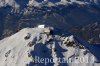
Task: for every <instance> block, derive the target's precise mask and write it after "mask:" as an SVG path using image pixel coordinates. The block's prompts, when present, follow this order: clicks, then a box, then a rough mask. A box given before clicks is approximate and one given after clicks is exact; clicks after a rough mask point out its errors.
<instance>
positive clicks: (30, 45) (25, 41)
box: [0, 28, 100, 66]
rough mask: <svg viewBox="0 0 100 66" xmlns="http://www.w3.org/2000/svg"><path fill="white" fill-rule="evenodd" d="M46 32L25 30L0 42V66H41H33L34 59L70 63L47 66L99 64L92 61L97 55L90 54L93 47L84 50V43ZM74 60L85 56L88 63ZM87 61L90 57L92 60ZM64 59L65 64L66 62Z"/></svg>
mask: <svg viewBox="0 0 100 66" xmlns="http://www.w3.org/2000/svg"><path fill="white" fill-rule="evenodd" d="M49 30H50V29H49V28H25V29H23V30H20V31H19V32H18V33H16V34H14V35H12V36H10V37H8V38H5V39H3V40H1V41H0V66H33V65H37V66H45V64H44V63H34V62H33V61H34V60H33V59H34V57H35V56H38V57H40V58H53V59H55V58H59V57H60V58H68V59H71V63H59V62H58V61H56V62H54V63H47V66H58V65H60V66H100V64H99V63H96V62H98V61H99V60H97V58H96V57H97V56H99V54H96V53H95V54H92V52H90V50H91V49H92V51H93V49H95V50H94V51H93V52H95V51H97V50H96V48H95V46H94V47H92V48H89V49H85V47H84V46H85V45H84V43H85V42H84V43H83V42H82V41H81V40H79V39H78V38H77V39H74V36H69V37H66V36H60V35H53V34H49ZM77 40H78V41H77ZM80 43H82V44H83V46H81V44H80ZM86 47H88V45H86ZM95 55H96V57H95ZM76 57H88V60H89V62H88V63H80V62H78V59H77V58H76ZM91 58H94V61H92V60H91ZM68 59H66V60H65V61H68ZM75 60H76V61H75ZM75 62H77V63H75ZM91 62H92V63H91Z"/></svg>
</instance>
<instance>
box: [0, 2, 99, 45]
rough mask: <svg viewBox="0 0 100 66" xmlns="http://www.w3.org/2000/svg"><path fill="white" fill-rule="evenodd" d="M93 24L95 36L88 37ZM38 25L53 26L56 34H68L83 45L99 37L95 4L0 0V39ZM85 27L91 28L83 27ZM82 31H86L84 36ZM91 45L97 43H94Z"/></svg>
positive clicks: (97, 7) (97, 14)
mask: <svg viewBox="0 0 100 66" xmlns="http://www.w3.org/2000/svg"><path fill="white" fill-rule="evenodd" d="M54 1H56V2H54ZM65 1H66V2H65ZM97 3H98V4H97ZM94 23H97V24H98V25H97V26H98V28H96V27H95V28H93V29H95V30H97V29H98V32H95V31H93V33H92V35H90V34H91V31H90V28H91V25H92V24H94ZM39 24H45V25H48V26H53V27H54V28H56V29H57V32H58V33H64V32H66V31H67V32H71V33H73V34H75V35H78V36H82V37H83V38H84V39H85V40H87V41H89V40H90V39H92V38H94V37H95V38H98V37H99V34H100V31H99V30H100V28H99V27H100V8H99V0H80V1H79V0H78V1H76V0H68V1H67V0H61V1H59V0H49V1H47V0H45V1H42V0H41V2H40V0H39V1H38V0H37V1H36V0H29V1H28V0H21V1H20V0H0V38H1V39H2V38H4V37H7V36H10V35H12V34H14V33H16V32H17V31H19V30H20V29H22V28H26V27H35V26H37V25H39ZM89 24H91V25H90V26H89V27H86V25H89ZM84 28H85V29H84ZM83 29H84V31H87V30H88V31H87V32H86V33H85V34H84V31H83ZM93 29H92V28H91V30H93ZM80 32H82V33H83V34H84V35H82V34H81V33H80ZM88 34H89V35H88ZM85 36H86V37H85ZM99 39H100V37H99V38H98V40H99ZM91 42H92V43H100V41H99V42H98V41H97V39H95V41H91Z"/></svg>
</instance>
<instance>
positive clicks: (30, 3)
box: [0, 0, 100, 9]
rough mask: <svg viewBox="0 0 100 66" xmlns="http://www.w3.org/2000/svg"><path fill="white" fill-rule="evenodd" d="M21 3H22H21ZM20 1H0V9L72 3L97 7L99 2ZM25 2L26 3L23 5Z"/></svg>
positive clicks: (72, 0) (66, 0)
mask: <svg viewBox="0 0 100 66" xmlns="http://www.w3.org/2000/svg"><path fill="white" fill-rule="evenodd" d="M22 1H23V2H22ZM22 1H18V0H0V7H6V6H11V7H14V8H16V9H18V8H19V7H21V4H26V6H27V5H28V6H41V5H47V6H50V5H52V4H54V5H55V6H56V5H59V4H62V5H68V4H72V3H78V4H87V3H88V4H96V5H99V4H100V1H99V0H29V1H28V2H27V1H26V0H22ZM25 1H26V2H27V3H25ZM19 2H22V3H21V4H19Z"/></svg>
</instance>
